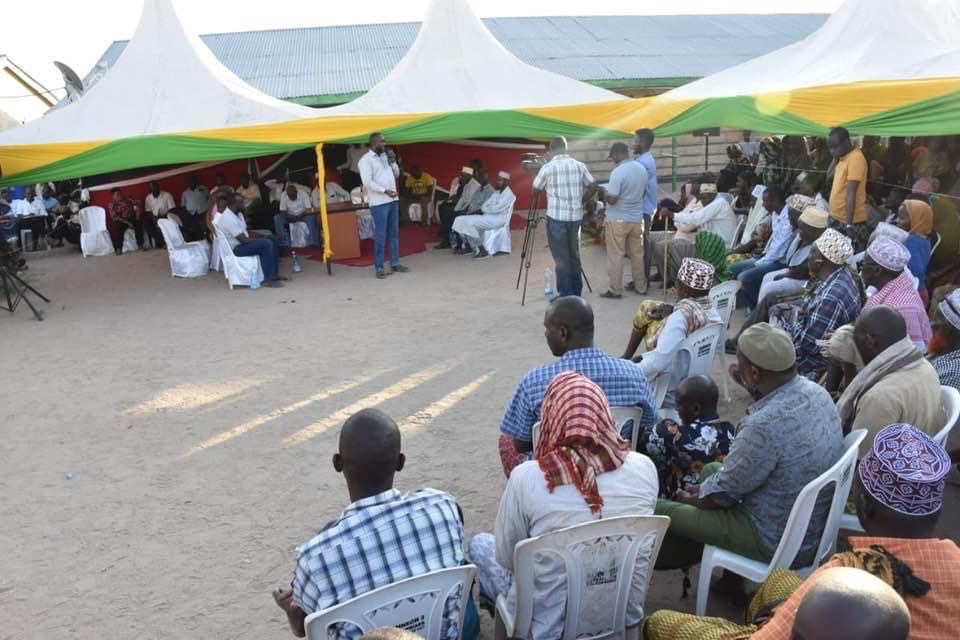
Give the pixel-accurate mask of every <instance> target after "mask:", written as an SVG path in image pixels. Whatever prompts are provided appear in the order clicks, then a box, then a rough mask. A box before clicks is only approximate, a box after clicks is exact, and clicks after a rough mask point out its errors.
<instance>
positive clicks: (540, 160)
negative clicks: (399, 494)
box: [520, 153, 547, 173]
mask: <svg viewBox="0 0 960 640" xmlns="http://www.w3.org/2000/svg"><path fill="white" fill-rule="evenodd" d="M545 164H547V158H546V156H544V155H541V154H537V153H521V154H520V167H521V168H522V169H523V170H524V171H526V172H527V173H536V172H538V171H540V167H542V166H543V165H545Z"/></svg>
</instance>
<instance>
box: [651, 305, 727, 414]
mask: <svg viewBox="0 0 960 640" xmlns="http://www.w3.org/2000/svg"><path fill="white" fill-rule="evenodd" d="M725 331H726V328H725V327H724V325H722V324H721V323H719V322H712V323H710V324H708V325H707V326H705V327H701V328H700V329H697V330H696V331H694V332H693V333H691V334H690V335H689V336H687V337H686V338H685V339H684V341H683V342H681V343H680V345H679V346H678V347H677V349H676V351H674V354H673V362H676V361H677V358H678V357H680V355H681V354H682V353H686V354H687V358H688V360H687V361H688V362H689V363H690V364H689V365H688V366H687V373H686V375H685V376H683V377H684V378H689V377H690V376H700V375H702V376H709V375H710V373H711V372H712V371H713V358H714V357H715V356H716V354H717V345H718V344H719V343H720V341H721V340H722V339H723V335H724V333H725ZM672 377H673V371H672V370H668V371H665V372H664V373H662V374H660V375H659V376H657V378H656V380H655V381H654V392H653V393H654V398H655V400H656V405H657V409H660V408H661V407H662V406H663V399H664V398H665V397H666V396H667V391H669V387H670V380H671V379H672Z"/></svg>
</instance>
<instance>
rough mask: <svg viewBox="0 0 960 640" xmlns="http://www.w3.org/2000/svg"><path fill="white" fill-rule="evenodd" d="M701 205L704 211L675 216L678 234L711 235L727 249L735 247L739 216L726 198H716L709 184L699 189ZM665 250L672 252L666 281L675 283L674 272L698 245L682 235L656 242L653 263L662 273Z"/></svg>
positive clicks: (713, 185)
mask: <svg viewBox="0 0 960 640" xmlns="http://www.w3.org/2000/svg"><path fill="white" fill-rule="evenodd" d="M700 204H702V205H703V208H702V209H695V210H689V211H688V210H686V209H685V210H683V211H681V212H679V213H675V214H674V215H673V222H674V224H675V225H676V227H677V230H678V231H682V232H689V233H693V234H694V237H695V233H696V232H697V231H712V232H714V233H716V234H717V235H719V236H720V237H721V238H723V242H724V244H725V245H726V246H727V248H730V247H731V246H732V245H733V236H734V235H735V234H736V232H737V214H735V213H734V212H733V207H731V206H730V203H729V202H727V200H726V199H725V198H718V197H717V185H716V184H712V183H708V184H701V185H700ZM664 250H667V251H668V252H669V263H668V266H667V274H666V275H667V279H668V281H669V280H673V279H674V276H675V275H676V271H675V269H677V268H679V265H680V263H682V262H683V259H684V258H692V257H694V255H695V254H696V245H695V243H694V241H693V240H688V239H681V238H680V237H679V235H677V236H675V237H673V238H672V239H669V240H668V239H667V238H663V239H662V240H661V241H659V242H654V244H653V247H652V248H651V251H652V252H653V259H654V261H655V263H656V264H657V265H658V267H659V268H660V269H662V268H663V254H664Z"/></svg>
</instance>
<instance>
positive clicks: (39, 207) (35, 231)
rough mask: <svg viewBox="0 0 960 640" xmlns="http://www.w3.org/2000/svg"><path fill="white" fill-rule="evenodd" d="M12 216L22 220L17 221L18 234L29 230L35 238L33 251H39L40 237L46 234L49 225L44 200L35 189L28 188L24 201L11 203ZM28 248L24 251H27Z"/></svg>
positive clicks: (24, 248)
mask: <svg viewBox="0 0 960 640" xmlns="http://www.w3.org/2000/svg"><path fill="white" fill-rule="evenodd" d="M10 215H12V216H15V217H18V218H20V219H19V220H17V234H18V235H19V233H20V231H22V230H24V229H29V230H30V231H31V235H32V237H33V250H34V251H36V250H37V243H38V242H39V241H40V236H42V235H43V234H44V231H45V229H46V225H47V208H46V207H45V206H44V204H43V198H41V197H40V196H38V195H37V190H36V189H35V188H34V187H27V192H26V196H25V197H24V198H23V199H19V200H14V201H12V202H11V203H10ZM26 249H27V248H26V247H23V250H24V251H26Z"/></svg>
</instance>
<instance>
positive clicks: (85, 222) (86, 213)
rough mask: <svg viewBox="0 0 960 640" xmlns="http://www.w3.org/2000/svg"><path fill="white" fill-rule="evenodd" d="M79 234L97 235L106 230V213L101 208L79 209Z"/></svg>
mask: <svg viewBox="0 0 960 640" xmlns="http://www.w3.org/2000/svg"><path fill="white" fill-rule="evenodd" d="M78 215H79V216H80V232H81V233H97V232H98V231H106V230H107V212H106V210H105V209H104V208H103V207H84V208H83V209H80V213H79V214H78Z"/></svg>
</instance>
